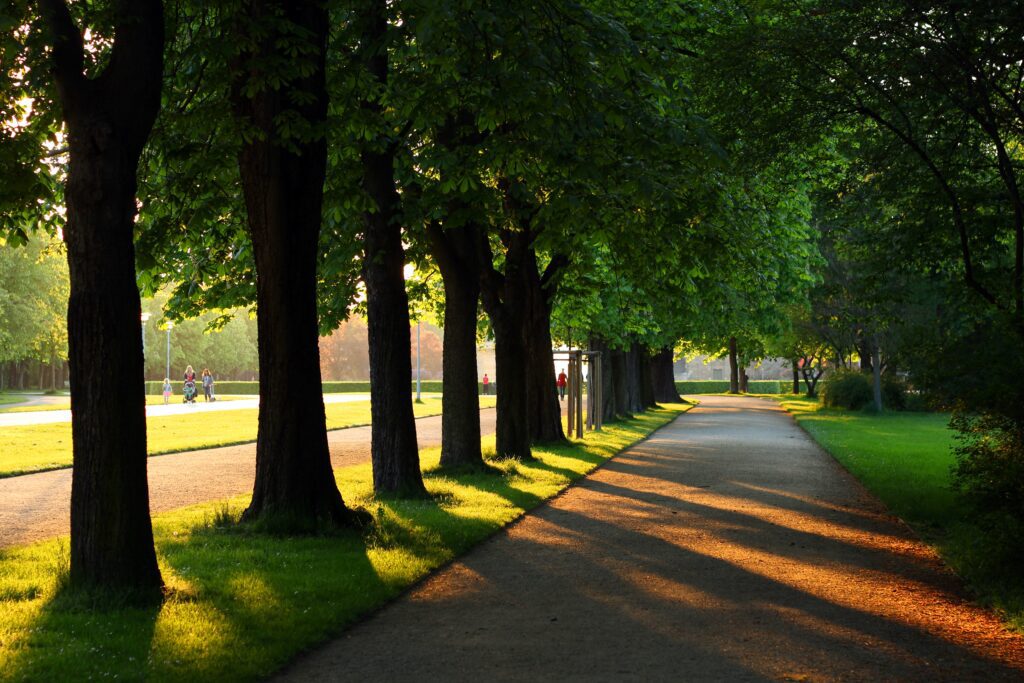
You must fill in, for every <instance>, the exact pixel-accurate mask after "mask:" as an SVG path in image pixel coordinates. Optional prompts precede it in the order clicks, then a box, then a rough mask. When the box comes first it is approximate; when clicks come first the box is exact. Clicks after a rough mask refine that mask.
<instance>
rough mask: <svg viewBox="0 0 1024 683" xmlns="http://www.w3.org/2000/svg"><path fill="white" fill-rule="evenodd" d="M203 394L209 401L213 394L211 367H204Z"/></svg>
mask: <svg viewBox="0 0 1024 683" xmlns="http://www.w3.org/2000/svg"><path fill="white" fill-rule="evenodd" d="M203 396H204V397H205V400H206V402H207V403H209V402H210V399H211V397H212V396H213V375H211V374H210V368H203Z"/></svg>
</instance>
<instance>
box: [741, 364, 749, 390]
mask: <svg viewBox="0 0 1024 683" xmlns="http://www.w3.org/2000/svg"><path fill="white" fill-rule="evenodd" d="M749 386H750V377H748V376H747V369H746V368H745V367H743V366H740V393H741V394H746V393H749V392H748V391H747V389H748V388H749Z"/></svg>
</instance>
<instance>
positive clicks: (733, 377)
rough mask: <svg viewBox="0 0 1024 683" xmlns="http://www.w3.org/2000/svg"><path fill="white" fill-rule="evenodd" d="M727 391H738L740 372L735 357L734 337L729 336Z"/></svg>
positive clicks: (731, 392)
mask: <svg viewBox="0 0 1024 683" xmlns="http://www.w3.org/2000/svg"><path fill="white" fill-rule="evenodd" d="M729 393H730V394H738V393H740V373H739V367H738V363H737V359H736V337H729Z"/></svg>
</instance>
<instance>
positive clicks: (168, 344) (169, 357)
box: [164, 321, 174, 379]
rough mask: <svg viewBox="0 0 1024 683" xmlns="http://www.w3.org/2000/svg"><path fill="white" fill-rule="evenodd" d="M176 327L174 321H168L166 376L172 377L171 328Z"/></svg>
mask: <svg viewBox="0 0 1024 683" xmlns="http://www.w3.org/2000/svg"><path fill="white" fill-rule="evenodd" d="M173 327H174V323H173V322H171V321H167V374H166V375H164V377H167V378H168V379H170V377H171V329H172V328H173Z"/></svg>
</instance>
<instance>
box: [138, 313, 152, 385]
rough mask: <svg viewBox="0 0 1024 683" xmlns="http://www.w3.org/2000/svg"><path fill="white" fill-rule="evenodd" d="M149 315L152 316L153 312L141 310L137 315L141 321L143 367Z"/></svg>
mask: <svg viewBox="0 0 1024 683" xmlns="http://www.w3.org/2000/svg"><path fill="white" fill-rule="evenodd" d="M151 317H153V314H152V313H150V312H149V311H143V312H142V315H140V316H139V319H140V320H141V321H142V362H143V367H145V362H146V323H147V322H149V319H150V318H151ZM143 372H145V371H143Z"/></svg>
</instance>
